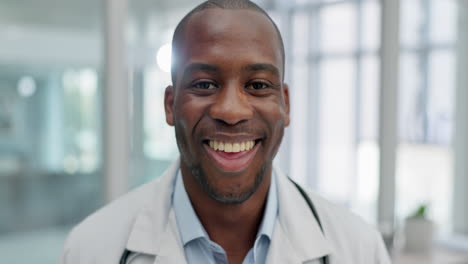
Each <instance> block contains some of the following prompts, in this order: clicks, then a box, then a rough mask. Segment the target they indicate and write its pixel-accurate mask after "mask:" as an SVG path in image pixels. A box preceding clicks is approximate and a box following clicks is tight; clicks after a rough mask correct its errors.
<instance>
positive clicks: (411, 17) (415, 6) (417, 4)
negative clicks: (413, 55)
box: [400, 0, 425, 47]
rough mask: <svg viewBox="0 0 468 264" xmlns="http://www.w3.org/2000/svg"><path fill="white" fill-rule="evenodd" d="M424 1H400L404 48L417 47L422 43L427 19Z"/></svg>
mask: <svg viewBox="0 0 468 264" xmlns="http://www.w3.org/2000/svg"><path fill="white" fill-rule="evenodd" d="M422 1H425V0H404V1H400V3H401V4H400V10H401V21H400V29H401V33H400V34H401V43H402V45H403V47H415V46H417V45H419V43H420V42H421V41H422V36H423V25H424V24H423V23H424V19H425V17H424V16H425V15H424V12H423V6H422V3H423V2H422Z"/></svg>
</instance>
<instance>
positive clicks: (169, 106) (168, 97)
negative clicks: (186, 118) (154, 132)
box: [164, 85, 174, 126]
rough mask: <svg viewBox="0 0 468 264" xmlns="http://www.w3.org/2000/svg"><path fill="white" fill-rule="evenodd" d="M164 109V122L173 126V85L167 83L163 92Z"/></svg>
mask: <svg viewBox="0 0 468 264" xmlns="http://www.w3.org/2000/svg"><path fill="white" fill-rule="evenodd" d="M164 110H165V111H166V123H167V124H168V125H170V126H174V87H173V86H172V85H169V86H168V87H166V91H165V92H164Z"/></svg>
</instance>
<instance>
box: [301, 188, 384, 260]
mask: <svg viewBox="0 0 468 264" xmlns="http://www.w3.org/2000/svg"><path fill="white" fill-rule="evenodd" d="M306 192H307V194H308V195H309V197H310V199H311V200H312V202H313V204H314V206H315V207H316V210H317V213H318V215H319V218H320V221H321V223H322V226H323V229H324V233H325V237H326V238H327V239H328V240H329V241H330V242H331V243H332V245H333V248H334V250H335V251H336V252H339V254H337V255H338V256H341V257H342V256H345V257H346V258H347V259H348V260H349V259H355V261H356V262H353V263H385V264H386V263H390V261H389V259H388V254H387V251H386V249H385V247H384V245H383V241H382V238H381V235H380V233H379V232H378V230H377V229H376V228H375V227H374V226H372V225H370V224H368V223H366V222H365V221H364V220H363V219H362V218H361V217H359V216H357V215H356V214H354V213H352V212H351V211H350V210H349V209H347V208H345V207H343V206H340V205H337V204H334V203H332V202H330V201H328V200H326V199H324V198H322V197H321V196H320V195H318V194H316V193H315V192H312V191H310V190H307V191H306ZM341 257H340V259H341ZM342 261H345V260H344V259H343V260H342ZM338 262H340V261H338Z"/></svg>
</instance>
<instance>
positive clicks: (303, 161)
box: [290, 63, 312, 183]
mask: <svg viewBox="0 0 468 264" xmlns="http://www.w3.org/2000/svg"><path fill="white" fill-rule="evenodd" d="M308 69H309V67H308V65H307V64H306V63H297V64H294V65H293V79H292V83H291V88H290V102H291V126H290V133H291V149H292V150H294V151H291V158H290V161H291V164H292V166H290V168H291V171H290V174H291V175H294V176H293V177H294V179H295V180H297V181H299V182H301V183H307V179H306V178H305V177H306V174H305V173H303V172H304V171H307V154H308V146H307V144H304V140H307V138H308V133H307V128H308V126H307V122H308V112H309V106H310V104H309V98H308V96H307V95H308V94H309V92H308V89H312V87H309V86H308V83H309V78H308V76H309V72H308ZM301 175H303V177H304V178H302V179H301V178H298V176H301Z"/></svg>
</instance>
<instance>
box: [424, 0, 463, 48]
mask: <svg viewBox="0 0 468 264" xmlns="http://www.w3.org/2000/svg"><path fill="white" fill-rule="evenodd" d="M430 2H431V6H430V19H431V23H430V24H431V27H430V31H429V35H430V41H431V42H435V43H444V44H447V43H448V44H451V43H454V42H455V40H456V30H457V26H456V24H457V6H456V2H455V0H431V1H430Z"/></svg>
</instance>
